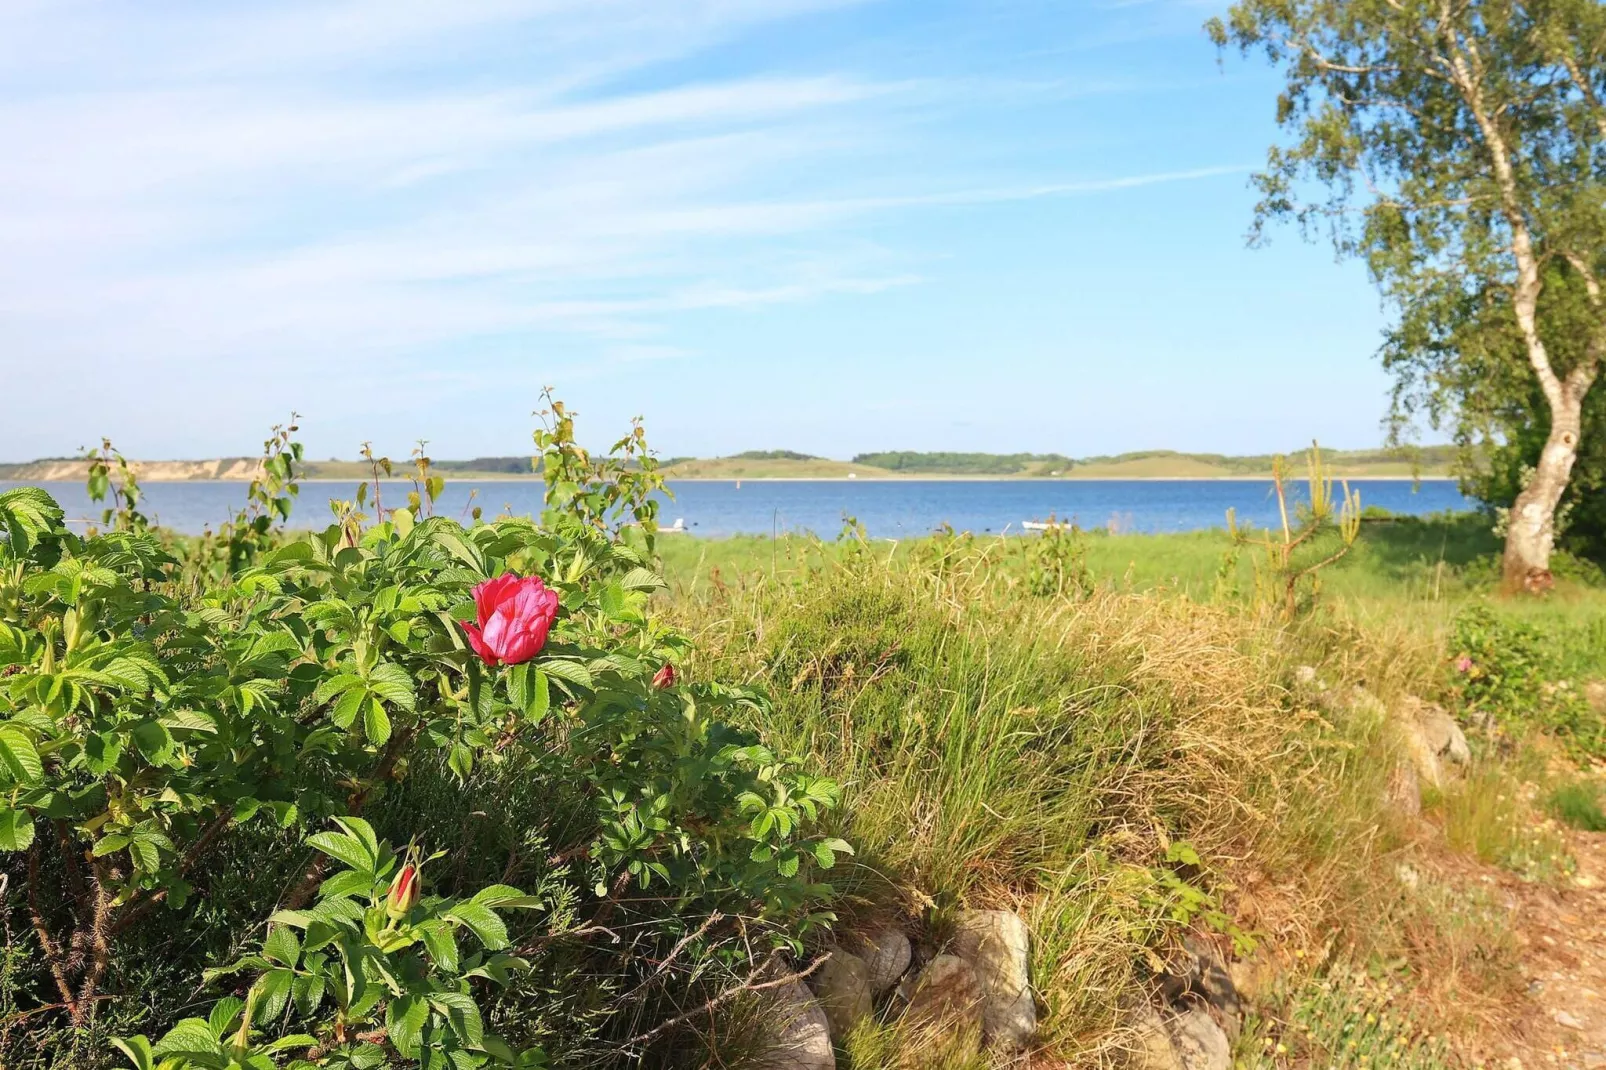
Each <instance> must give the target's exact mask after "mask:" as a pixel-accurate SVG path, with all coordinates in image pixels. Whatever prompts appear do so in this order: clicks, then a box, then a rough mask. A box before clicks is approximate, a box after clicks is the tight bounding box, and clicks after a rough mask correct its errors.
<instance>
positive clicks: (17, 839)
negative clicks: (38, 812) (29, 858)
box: [0, 807, 33, 851]
mask: <svg viewBox="0 0 1606 1070" xmlns="http://www.w3.org/2000/svg"><path fill="white" fill-rule="evenodd" d="M32 844H33V815H31V814H29V813H28V812H27V811H26V810H8V809H6V808H4V807H0V851H26V850H27V849H28V848H29V846H31V845H32Z"/></svg>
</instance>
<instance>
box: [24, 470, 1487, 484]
mask: <svg viewBox="0 0 1606 1070" xmlns="http://www.w3.org/2000/svg"><path fill="white" fill-rule="evenodd" d="M1328 478H1329V479H1330V480H1332V481H1333V482H1335V483H1342V482H1344V481H1345V480H1349V481H1352V482H1358V481H1362V480H1366V481H1370V482H1374V483H1409V482H1421V483H1453V482H1455V481H1456V479H1457V477H1456V476H1442V475H1431V476H1430V475H1423V476H1395V475H1381V476H1374V475H1350V476H1344V475H1333V476H1329V477H1328ZM1285 481H1286V482H1287V483H1290V484H1296V483H1304V482H1305V478H1304V477H1303V476H1300V477H1285ZM139 482H140V486H142V487H145V486H154V485H156V484H161V485H162V486H180V485H183V484H200V483H220V484H221V483H237V484H240V485H241V486H245V485H247V484H249V483H250V482H251V481H250V480H249V479H141V480H140V481H139ZM296 482H297V483H304V484H305V483H317V484H325V483H330V484H334V483H339V484H345V485H349V486H355V485H357V484H359V483H369V482H372V480H370V479H356V478H349V477H339V476H308V477H306V478H305V479H298V480H297V481H296ZM539 482H541V479H540V477H538V476H496V475H486V476H462V477H448V478H447V480H446V485H447V486H451V485H452V484H454V483H539ZM666 482H669V483H1270V482H1271V474H1270V473H1267V474H1266V475H1248V476H948V475H931V476H855V477H853V478H851V479H850V478H848V477H847V476H674V477H670V478H669V479H668V480H666ZM0 483H17V484H21V485H26V486H42V485H46V484H67V485H71V486H82V485H83V481H82V480H73V479H0ZM381 483H382V484H383V485H386V486H390V485H396V486H407V485H408V480H406V479H399V478H393V479H386V480H382V481H381Z"/></svg>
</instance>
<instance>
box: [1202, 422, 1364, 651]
mask: <svg viewBox="0 0 1606 1070" xmlns="http://www.w3.org/2000/svg"><path fill="white" fill-rule="evenodd" d="M1284 465H1285V461H1284V459H1283V457H1282V456H1281V455H1279V456H1277V457H1274V458H1273V459H1272V477H1271V478H1272V488H1273V490H1274V491H1275V493H1276V495H1277V511H1278V514H1279V517H1280V519H1281V527H1280V529H1279V530H1278V531H1272V532H1266V533H1263V534H1259V535H1257V534H1255V533H1254V532H1253V531H1252V530H1251V529H1249V528H1247V527H1240V526H1239V524H1238V517H1237V512H1236V511H1235V510H1233V509H1228V510H1227V532H1228V534H1229V535H1230V536H1231V538H1232V543H1233V549H1232V550H1230V551H1229V558H1228V560H1227V561H1226V562H1224V563H1223V566H1222V573H1221V574H1219V575H1218V577H1217V582H1218V586H1224V585H1225V583H1226V576H1227V574H1228V572H1229V571H1230V570H1235V569H1236V564H1237V556H1236V551H1237V549H1238V548H1240V547H1245V546H1247V547H1252V548H1253V549H1254V550H1256V551H1257V553H1256V557H1255V589H1256V592H1257V593H1258V595H1259V596H1260V597H1261V598H1262V599H1264V600H1266V601H1270V602H1274V603H1276V604H1277V605H1279V606H1280V607H1281V610H1282V614H1283V616H1284V618H1286V619H1289V620H1292V619H1293V618H1294V617H1295V616H1296V615H1297V614H1298V613H1299V611H1300V610H1301V609H1303V608H1308V607H1309V606H1311V605H1313V604H1315V602H1316V599H1317V597H1318V596H1319V595H1320V593H1321V572H1322V570H1323V569H1325V568H1328V567H1330V566H1332V565H1334V564H1336V563H1337V562H1338V561H1339V560H1340V559H1342V558H1343V557H1344V556H1345V555H1346V554H1348V553H1349V552H1350V550H1351V548H1352V547H1354V545H1355V540H1356V538H1357V537H1359V535H1360V532H1361V496H1360V492H1358V491H1352V490H1350V487H1349V483H1348V482H1344V483H1342V487H1343V495H1342V497H1340V498H1335V497H1334V496H1333V481H1332V480H1331V479H1329V478H1328V477H1327V474H1326V469H1325V468H1324V467H1323V463H1322V451H1321V447H1320V446H1318V445H1317V444H1316V443H1314V442H1312V443H1311V447H1310V452H1309V453H1308V454H1307V455H1306V460H1305V466H1306V483H1307V489H1308V497H1309V500H1308V501H1307V502H1305V503H1302V504H1300V505H1298V506H1296V507H1295V509H1294V510H1293V514H1294V515H1293V519H1292V520H1290V518H1289V507H1288V488H1287V480H1286V476H1285V472H1284ZM1335 540H1336V541H1335Z"/></svg>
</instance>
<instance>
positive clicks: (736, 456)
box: [725, 450, 821, 461]
mask: <svg viewBox="0 0 1606 1070" xmlns="http://www.w3.org/2000/svg"><path fill="white" fill-rule="evenodd" d="M820 459H821V458H819V457H816V456H814V454H812V453H799V452H797V450H744V451H742V452H741V453H733V454H731V455H730V456H729V457H727V458H725V460H728V461H818V460H820Z"/></svg>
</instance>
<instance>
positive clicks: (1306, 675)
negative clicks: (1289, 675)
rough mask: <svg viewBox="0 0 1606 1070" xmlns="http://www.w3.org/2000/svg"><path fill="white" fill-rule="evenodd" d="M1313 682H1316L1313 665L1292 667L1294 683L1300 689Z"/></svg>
mask: <svg viewBox="0 0 1606 1070" xmlns="http://www.w3.org/2000/svg"><path fill="white" fill-rule="evenodd" d="M1315 682H1316V666H1314V665H1296V666H1294V683H1296V684H1299V685H1300V686H1301V687H1309V686H1311V685H1312V684H1314V683H1315Z"/></svg>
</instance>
